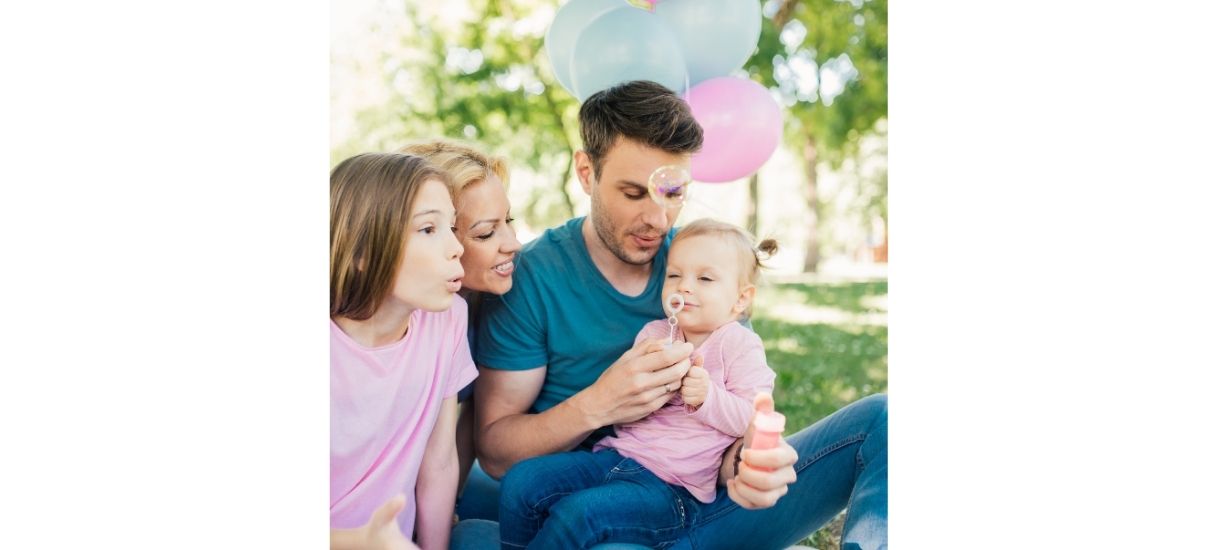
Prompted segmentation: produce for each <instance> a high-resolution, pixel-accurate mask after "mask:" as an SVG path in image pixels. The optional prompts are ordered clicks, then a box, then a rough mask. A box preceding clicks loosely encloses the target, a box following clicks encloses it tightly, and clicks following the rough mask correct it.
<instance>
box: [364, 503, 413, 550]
mask: <svg viewBox="0 0 1220 550" xmlns="http://www.w3.org/2000/svg"><path fill="white" fill-rule="evenodd" d="M406 505H407V497H406V495H403V494H398V495H395V496H394V498H391V499H390V500H387V501H386V502H385V504H382V505H381V507H380V508H378V509H377V510H376V511H374V512H373V517H371V518H369V522H368V523H366V524H365V525H364V527H362V528H361V529H363V530H364V534H365V537H366V540H367V541H368V542H367V544H366V546H365V548H370V549H373V548H376V549H385V550H418V549H419V547H418V546H415V544H413V543H412V542H411V541H409V540H407V537H405V536H403V534H402V530H401V529H399V528H398V513H399V512H402V509H403V507H405V506H406Z"/></svg>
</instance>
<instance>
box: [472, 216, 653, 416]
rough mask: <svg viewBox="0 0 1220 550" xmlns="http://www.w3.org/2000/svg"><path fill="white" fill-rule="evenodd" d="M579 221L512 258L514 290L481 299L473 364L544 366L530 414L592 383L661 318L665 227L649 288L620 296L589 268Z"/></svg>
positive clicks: (550, 232)
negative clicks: (635, 294)
mask: <svg viewBox="0 0 1220 550" xmlns="http://www.w3.org/2000/svg"><path fill="white" fill-rule="evenodd" d="M584 221H585V218H584V217H580V218H575V219H572V220H569V221H568V222H567V223H565V224H563V225H560V226H558V227H553V228H551V229H548V230H547V231H546V232H545V233H543V234H542V235H541V236H540V237H538V238H537V239H535V240H533V241H532V242H530V243H529V244H527V245H525V247H524V248H522V249H521V252H520V253H518V255H517V260H516V267H517V269H516V271H515V272H514V273H513V288H512V290H510V291H508V293H507V294H504V295H503V296H487V297H486V298H485V300H484V302H483V311H482V312H481V316H482V322H481V323H479V329H478V346H477V349H478V351H477V353H476V355H475V362H476V363H478V365H479V366H482V367H487V368H493V369H502V370H528V369H534V368H538V367H541V366H544V365H545V366H546V367H547V372H546V381H545V382H543V384H542V391H541V392H540V393H539V394H538V398H537V399H536V400H535V401H534V405H533V407H531V409H530V412H535V413H537V412H542V411H545V410H547V409H549V408H551V407H554V406H555V405H557V404H558V403H559V402H561V401H564V400H565V399H567V398H569V397H571V396H572V395H574V394H576V392H579V391H580V390H583V389H585V388H586V387H588V386H590V385H591V384H593V382H595V381H597V377H598V376H600V375H601V373H602V371H604V370H606V368H607V367H609V366H610V365H611V364H613V363H614V361H616V360H617V359H618V358H619V356H621V355H622V354H623V352H625V351H627V350H628V349H631V345H632V343H633V342H634V341H635V335H636V334H637V333H639V331H640V328H642V327H643V326H644V324H645V323H647V322H649V321H653V320H656V319H661V318H663V317H665V312H664V310H663V309H662V307H661V287H662V286H663V284H664V281H665V258H666V255H667V254H668V253H669V243H670V241H671V240H672V239H673V236H674V233H675V230H673V229H671V230H670V232H669V234H668V235H666V237H665V239H663V241H662V243H661V247H660V250H659V251H658V252H657V255H656V257H655V259H654V261H653V262H652V274H651V275H650V276H649V278H648V286H647V287H645V289H644V292H642V293H640V295H639V296H626V295H623V294H622V293H620V292H619V291H618V290H615V288H614V286H612V285H611V284H610V282H609V281H607V280H606V278H605V277H604V276H603V275H602V274H601V272H600V271H598V270H597V266H595V265H593V258H591V257H590V256H589V250H588V248H587V247H586V246H585V241H584V238H583V237H582V236H581V233H580V226H581V224H583V223H584Z"/></svg>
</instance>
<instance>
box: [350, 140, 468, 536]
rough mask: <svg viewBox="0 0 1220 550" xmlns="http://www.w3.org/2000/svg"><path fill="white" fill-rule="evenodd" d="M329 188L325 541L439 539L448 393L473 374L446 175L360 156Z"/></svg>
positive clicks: (451, 427) (444, 514)
mask: <svg viewBox="0 0 1220 550" xmlns="http://www.w3.org/2000/svg"><path fill="white" fill-rule="evenodd" d="M330 192H331V195H330V196H331V218H330V219H331V231H330V234H331V244H330V258H331V259H330V294H331V296H330V316H331V325H330V386H331V402H330V410H331V412H330V414H331V417H330V419H331V420H330V422H331V426H330V429H331V442H330V526H331V547H332V548H411V547H413V546H414V545H413V544H412V543H411V540H412V538H414V540H415V541H416V542H417V543H418V544H419V546H421V547H423V548H425V549H428V548H438V549H440V548H447V547H448V544H449V530H450V528H451V527H452V521H453V502H454V498H455V493H456V491H457V480H458V465H457V451H456V447H455V445H454V431H455V424H456V420H457V404H456V397H455V396H456V395H457V393H458V390H460V389H461V388H462V387H464V386H465V385H467V384H468V383H470V381H471V380H473V379H474V378H475V376H476V373H477V371H476V370H475V367H474V363H473V361H472V360H471V358H470V349H469V347H468V346H467V343H466V304H465V302H463V301H462V299H461V298H460V297H456V296H455V295H456V294H457V292H458V290H459V289H460V288H461V280H462V276H463V272H462V266H461V263H460V262H459V257H460V256H461V254H462V246H461V244H459V243H458V241H457V238H456V237H455V236H454V232H453V225H454V218H455V212H454V208H453V202H452V200H451V197H450V193H449V187H448V180H447V176H446V175H445V173H443V172H441V171H440V170H438V169H436V168H434V167H432V166H431V165H430V164H428V163H427V162H425V161H424V160H423V159H421V158H419V157H416V156H413V155H406V154H400V153H377V154H364V155H358V156H355V157H352V158H350V159H347V160H345V161H343V162H342V163H340V164H339V165H338V166H337V167H335V169H334V171H333V172H332V173H331V180H330ZM403 493H405V495H404V494H403Z"/></svg>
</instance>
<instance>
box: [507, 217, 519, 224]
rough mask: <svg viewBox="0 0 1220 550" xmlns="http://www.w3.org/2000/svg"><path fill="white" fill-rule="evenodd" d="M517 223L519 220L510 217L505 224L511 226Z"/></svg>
mask: <svg viewBox="0 0 1220 550" xmlns="http://www.w3.org/2000/svg"><path fill="white" fill-rule="evenodd" d="M515 221H517V218H511V217H510V218H505V219H504V223H506V224H511V223H513V222H515Z"/></svg>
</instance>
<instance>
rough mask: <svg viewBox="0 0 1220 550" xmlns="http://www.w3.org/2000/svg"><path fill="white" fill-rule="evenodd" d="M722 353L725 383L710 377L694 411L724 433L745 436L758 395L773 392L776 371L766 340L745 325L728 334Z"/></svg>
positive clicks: (697, 415) (698, 417) (704, 421)
mask: <svg viewBox="0 0 1220 550" xmlns="http://www.w3.org/2000/svg"><path fill="white" fill-rule="evenodd" d="M720 353H722V354H723V356H724V359H725V362H724V371H725V383H724V386H723V387H722V386H720V385H719V384H715V383H710V381H709V382H708V383H707V397H706V398H705V399H704V401H703V403H702V404H701V405H700V406H699V408H698V409H697V410H695V411H694V412H693V413H691V414H692V415H693V416H694V417H695V418H697V419H699V420H701V421H702V422H703V423H704V424H707V425H708V426H711V427H713V428H715V429H717V430H719V431H721V432H722V433H725V434H728V435H731V436H733V437H741V436H743V435H745V433H746V428H748V427H749V426H750V419H751V418H752V417H753V416H754V396H755V395H757V394H758V393H759V392H768V393H770V392H771V390H772V389H773V388H774V387H775V372H774V371H772V370H771V368H770V367H768V366H767V355H766V352H765V351H763V345H762V340H761V339H759V337H758V335H757V334H754V333H753V332H751V331H750V330H748V329H745V328H744V327H743V328H742V329H741V330H740V331H734V332H733V333H730V334H728V335H726V338H725V340H724V341H723V343H722V346H721V350H720ZM692 370H694V369H692ZM704 372H706V371H704Z"/></svg>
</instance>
